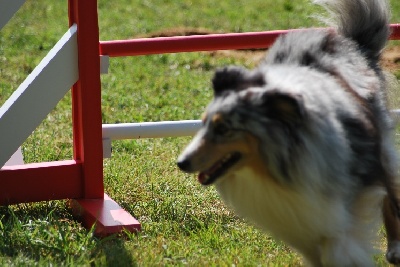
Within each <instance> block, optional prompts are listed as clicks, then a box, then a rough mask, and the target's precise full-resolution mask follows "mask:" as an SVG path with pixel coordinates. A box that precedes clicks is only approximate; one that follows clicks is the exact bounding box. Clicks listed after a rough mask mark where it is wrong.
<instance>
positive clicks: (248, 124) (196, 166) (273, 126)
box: [178, 67, 304, 185]
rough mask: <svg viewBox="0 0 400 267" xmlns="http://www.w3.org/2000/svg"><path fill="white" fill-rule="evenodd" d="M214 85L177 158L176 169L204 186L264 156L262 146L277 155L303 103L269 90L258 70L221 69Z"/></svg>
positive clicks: (295, 98) (271, 89)
mask: <svg viewBox="0 0 400 267" xmlns="http://www.w3.org/2000/svg"><path fill="white" fill-rule="evenodd" d="M212 83H213V89H214V99H213V101H212V102H211V103H210V104H209V106H208V107H207V109H206V111H205V112H204V114H203V117H202V122H203V125H202V127H201V129H200V130H199V132H198V133H197V134H196V136H195V137H194V138H193V140H192V141H191V143H190V144H189V145H188V146H187V147H186V149H185V150H184V151H183V153H182V154H181V155H180V156H179V158H178V166H179V168H180V169H181V170H183V171H185V172H188V173H196V172H198V173H199V176H198V179H199V182H200V183H202V184H203V185H209V184H212V183H214V182H215V181H217V179H220V178H222V177H227V176H229V175H230V174H232V173H233V172H235V171H236V170H238V169H240V168H242V167H244V166H249V165H250V166H251V165H252V164H253V162H254V159H255V157H258V158H260V157H261V155H260V154H262V153H264V152H263V151H262V150H261V149H260V147H261V143H263V144H262V147H268V146H269V145H270V146H276V147H277V148H276V149H280V148H279V147H278V146H281V145H280V144H279V143H281V142H286V138H287V135H288V134H289V133H288V132H289V129H294V128H295V127H296V126H297V125H298V124H299V123H300V122H301V121H302V118H303V116H304V110H303V107H302V99H301V97H300V96H297V95H293V94H289V93H283V92H281V91H279V90H274V88H269V87H268V83H267V81H266V80H265V77H264V74H263V72H261V70H260V69H255V70H247V69H244V68H241V67H226V68H223V69H219V70H217V71H216V73H215V75H214V78H213V80H212ZM265 142H267V143H268V144H267V146H266V144H265ZM274 143H275V144H274ZM271 149H274V148H273V147H271ZM263 156H264V157H263V158H265V155H263ZM273 160H275V159H271V161H273Z"/></svg>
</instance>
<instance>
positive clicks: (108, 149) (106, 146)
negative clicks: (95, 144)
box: [103, 138, 112, 159]
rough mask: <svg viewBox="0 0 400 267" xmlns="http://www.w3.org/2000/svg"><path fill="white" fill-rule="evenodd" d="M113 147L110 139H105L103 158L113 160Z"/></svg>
mask: <svg viewBox="0 0 400 267" xmlns="http://www.w3.org/2000/svg"><path fill="white" fill-rule="evenodd" d="M111 152H112V146H111V139H110V138H103V158H104V159H109V158H111Z"/></svg>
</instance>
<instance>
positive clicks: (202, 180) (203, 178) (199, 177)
mask: <svg viewBox="0 0 400 267" xmlns="http://www.w3.org/2000/svg"><path fill="white" fill-rule="evenodd" d="M197 180H198V181H199V183H201V184H204V182H205V180H206V175H205V174H204V173H202V172H201V173H199V175H198V176H197Z"/></svg>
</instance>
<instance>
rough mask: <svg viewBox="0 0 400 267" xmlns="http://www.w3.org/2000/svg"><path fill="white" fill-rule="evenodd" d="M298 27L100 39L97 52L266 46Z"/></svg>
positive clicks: (399, 32)
mask: <svg viewBox="0 0 400 267" xmlns="http://www.w3.org/2000/svg"><path fill="white" fill-rule="evenodd" d="M390 28H391V31H392V34H391V36H390V39H391V40H400V24H391V25H390ZM299 30H304V29H295V30H278V31H266V32H245V33H225V34H208V35H191V36H174V37H157V38H139V39H131V40H115V41H100V55H107V56H110V57H122V56H141V55H151V54H163V53H178V52H195V51H213V50H231V49H250V48H268V47H270V46H271V45H272V44H273V43H274V41H275V39H276V38H277V37H278V36H279V35H281V34H286V33H288V32H290V31H299Z"/></svg>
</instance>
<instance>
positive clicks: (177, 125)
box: [102, 109, 400, 140]
mask: <svg viewBox="0 0 400 267" xmlns="http://www.w3.org/2000/svg"><path fill="white" fill-rule="evenodd" d="M391 113H392V117H393V119H394V120H395V122H396V123H400V109H393V110H391ZM201 125H202V122H201V120H183V121H158V122H138V123H118V124H103V125H102V129H103V139H110V140H118V139H144V138H164V137H180V136H193V135H195V134H196V132H197V131H198V130H200V128H201Z"/></svg>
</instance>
